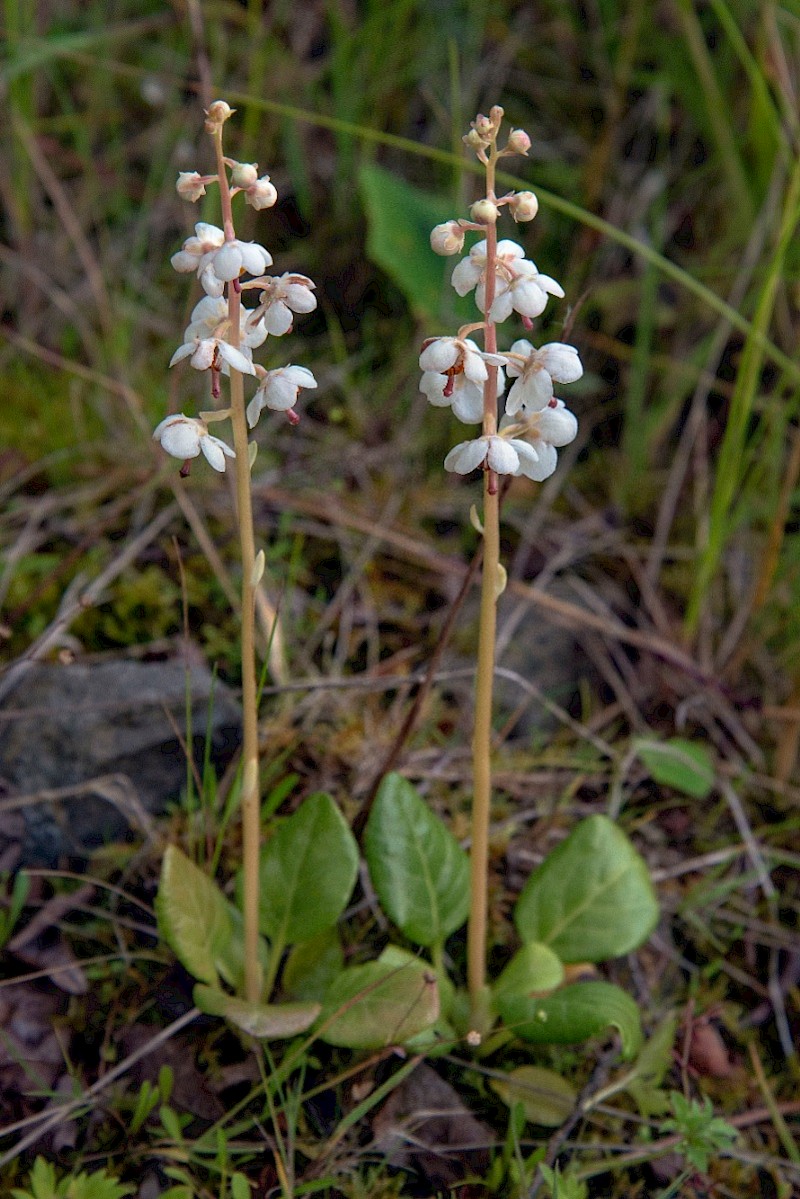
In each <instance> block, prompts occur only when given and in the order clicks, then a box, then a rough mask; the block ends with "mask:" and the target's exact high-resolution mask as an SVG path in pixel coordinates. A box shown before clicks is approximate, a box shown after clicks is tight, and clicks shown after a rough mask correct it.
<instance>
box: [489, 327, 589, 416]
mask: <svg viewBox="0 0 800 1199" xmlns="http://www.w3.org/2000/svg"><path fill="white" fill-rule="evenodd" d="M510 353H511V354H512V355H513V354H516V355H519V356H521V357H522V358H524V359H525V361H524V362H520V361H519V359H518V358H513V357H508V358H507V359H506V364H507V366H506V369H507V370H508V373H509V375H510V376H511V377H512V378H514V383H513V384H512V386H511V389H510V391H509V393H508V398H507V400H506V413H507V414H508V415H509V416H513V415H514V413H516V412H519V410H520V408H521V407H522V406H523V404H524V405H525V407H526V410H527V411H528V412H535V411H536V410H537V409H541V408H546V407H547V405H548V403H549V402H550V400H551V399H552V398H553V381H555V382H556V383H574V382H575V381H576V380H577V379H580V377H581V375H582V374H583V367H582V366H581V360H580V358H579V357H578V351H577V350H576V349H575V347H574V346H568V345H565V344H564V343H563V342H561V341H551V342H548V343H547V345H544V346H542V347H541V349H539V350H537V349H534V347H533V346H532V345H531V343H530V342H529V341H526V340H525V339H524V338H521V339H520V340H519V341H515V342H514V344H513V345H512V347H511V351H510Z"/></svg>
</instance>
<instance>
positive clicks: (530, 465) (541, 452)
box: [517, 441, 558, 483]
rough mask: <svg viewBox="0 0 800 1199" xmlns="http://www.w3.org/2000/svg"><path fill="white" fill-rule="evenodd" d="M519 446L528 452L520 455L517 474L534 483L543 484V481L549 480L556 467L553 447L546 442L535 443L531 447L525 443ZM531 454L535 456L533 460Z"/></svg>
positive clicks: (556, 457) (556, 462)
mask: <svg viewBox="0 0 800 1199" xmlns="http://www.w3.org/2000/svg"><path fill="white" fill-rule="evenodd" d="M521 444H522V445H524V446H525V448H526V450H527V451H528V452H527V453H525V454H522V453H520V456H519V457H520V467H519V471H518V472H517V473H518V474H520V475H525V476H526V478H528V479H533V481H534V483H543V482H544V480H545V479H549V478H550V476H551V475H552V473H553V471H554V470H555V469H556V466H557V465H558V455H557V454H556V452H555V450H554V449H553V447H552V446H551V445H550V444H549V443H548V442H546V441H536V442H534V444H533V445H532V446H531V445H528V444H527V442H521ZM533 454H535V455H536V457H535V458H534V457H533V456H532V455H533Z"/></svg>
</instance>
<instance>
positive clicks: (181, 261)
mask: <svg viewBox="0 0 800 1199" xmlns="http://www.w3.org/2000/svg"><path fill="white" fill-rule="evenodd" d="M170 262H171V263H172V265H173V267H174V268H175V270H176V271H178V272H179V273H180V274H182V275H185V274H188V272H189V271H196V270H197V255H196V254H187V252H186V250H178V253H177V254H173V255H172V257H171V258H170Z"/></svg>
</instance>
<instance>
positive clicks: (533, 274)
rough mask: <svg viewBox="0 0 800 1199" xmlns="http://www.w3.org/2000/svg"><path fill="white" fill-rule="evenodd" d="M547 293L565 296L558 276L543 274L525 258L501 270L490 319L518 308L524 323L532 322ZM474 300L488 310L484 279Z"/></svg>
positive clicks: (496, 319) (503, 316)
mask: <svg viewBox="0 0 800 1199" xmlns="http://www.w3.org/2000/svg"><path fill="white" fill-rule="evenodd" d="M548 294H549V295H551V296H559V297H563V295H564V291H563V288H562V287H561V285H560V284H558V283H556V281H555V279H551V278H550V276H549V275H540V274H539V272H538V270H537V269H536V265H535V263H533V262H529V261H528V260H527V258H523V259H521V260H520V261H519V262H515V263H514V264H513V268H509V269H507V270H506V271H505V273H504V274H501V273H500V272H498V279H497V290H496V292H495V297H494V301H493V303H492V307H491V308H490V310H489V319H490V320H491V321H494V322H495V324H500V323H501V322H502V321H504V320H506V319H507V318H508V317H509V316H511V313H512V311H516V312H518V313H519V314H520V316H521V317H522V321H523V324H525V325H526V326H529V325H530V321H531V318H532V317H535V316H540V315H541V314H542V313H543V312H544V310H545V308H546V306H547V296H548ZM475 303H476V304H477V305H478V307H479V308H480V310H481V312H485V310H486V307H485V303H486V288H485V284H484V283H483V281H481V282H480V283H479V284H478V287H477V289H476V292H475Z"/></svg>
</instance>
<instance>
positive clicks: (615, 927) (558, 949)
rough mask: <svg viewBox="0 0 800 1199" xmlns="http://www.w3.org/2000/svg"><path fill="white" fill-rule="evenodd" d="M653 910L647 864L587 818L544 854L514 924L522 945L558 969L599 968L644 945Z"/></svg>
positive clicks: (617, 832) (604, 825)
mask: <svg viewBox="0 0 800 1199" xmlns="http://www.w3.org/2000/svg"><path fill="white" fill-rule="evenodd" d="M657 920H658V903H657V901H656V897H655V893H654V891H653V885H652V883H651V882H650V875H649V873H648V870H647V866H646V865H645V862H644V860H643V859H642V858H641V857H640V856H639V854H638V853H637V852H636V850H635V849H634V848H633V846H632V845H631V843H630V841H629V840H628V838H627V837H626V836H625V834H624V833H623V832H622V830H621V829H620V828H618V827H617V826H616V825H615V824H614V823H613V822H612V821H611V820H609V819H608V818H607V817H606V816H590V817H589V819H588V820H583V821H581V823H580V824H579V825H578V826H577V827H576V828H575V829H574V830H573V831H572V832H571V833H570V835H569V836H568V837H567V838H566V840H564V841H562V842H561V844H560V845H558V846H556V848H555V849H554V850H553V852H552V853H550V854H548V856H547V857H546V858H545V860H544V862H542V864H541V866H539V867H538V868H537V869H536V870H535V871H534V872H533V874H532V875H531V877H530V878H529V879H528V881H527V883H526V884H525V886H524V887H523V889H522V893H521V895H520V897H519V900H518V901H517V906H516V910H515V912H514V922H515V924H516V926H517V929H518V930H519V935H520V937H521V938H522V940H523V941H541V942H543V943H544V944H545V945H549V946H550V948H551V949H552V950H554V952H555V953H557V954H558V956H559V957H560V958H561V960H562V961H563V962H600V961H603V960H604V959H605V958H614V957H619V956H620V955H621V954H623V953H629V952H630V951H631V950H632V949H636V947H637V946H638V945H641V944H642V943H643V942H644V941H646V940H647V938H648V937H649V935H650V933H651V932H652V931H653V929H654V928H655V925H656V922H657Z"/></svg>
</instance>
